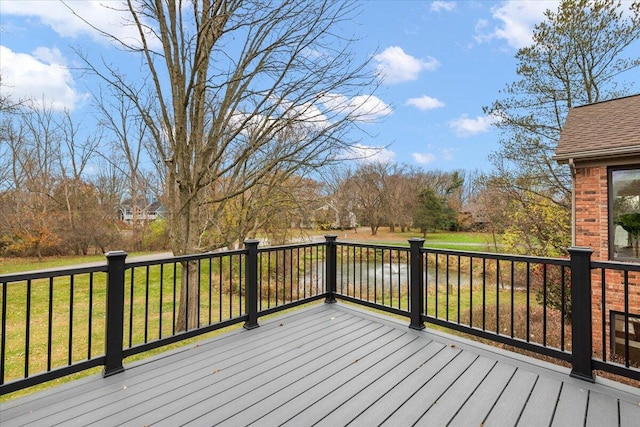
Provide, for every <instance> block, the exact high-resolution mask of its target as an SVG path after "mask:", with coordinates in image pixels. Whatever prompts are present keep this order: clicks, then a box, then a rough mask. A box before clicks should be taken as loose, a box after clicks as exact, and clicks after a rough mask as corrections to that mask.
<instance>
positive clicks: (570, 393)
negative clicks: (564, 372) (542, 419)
mask: <svg viewBox="0 0 640 427" xmlns="http://www.w3.org/2000/svg"><path fill="white" fill-rule="evenodd" d="M588 398H589V390H587V389H584V388H582V387H576V386H575V385H572V384H567V383H563V384H562V391H561V392H560V398H559V399H558V404H557V406H556V411H555V413H554V414H553V422H552V423H551V426H552V427H553V426H557V427H563V426H576V425H584V423H585V415H586V411H587V400H588ZM615 423H616V424H617V423H618V420H615Z"/></svg>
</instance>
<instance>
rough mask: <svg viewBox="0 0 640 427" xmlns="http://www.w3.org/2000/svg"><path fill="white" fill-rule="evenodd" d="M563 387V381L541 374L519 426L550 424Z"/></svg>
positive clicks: (533, 426)
mask: <svg viewBox="0 0 640 427" xmlns="http://www.w3.org/2000/svg"><path fill="white" fill-rule="evenodd" d="M561 387H562V381H558V380H556V379H554V378H547V377H543V376H539V377H538V378H537V381H536V384H535V385H534V387H533V390H532V391H531V395H530V396H529V400H528V401H527V403H526V405H525V407H524V408H523V410H522V414H521V415H520V419H519V421H518V424H517V425H518V427H539V426H548V425H550V424H551V421H552V420H553V414H554V411H555V409H556V404H557V403H558V397H559V396H560V389H561ZM580 425H582V424H580Z"/></svg>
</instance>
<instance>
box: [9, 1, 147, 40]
mask: <svg viewBox="0 0 640 427" xmlns="http://www.w3.org/2000/svg"><path fill="white" fill-rule="evenodd" d="M67 5H68V6H67ZM67 5H65V4H64V3H63V2H61V1H50V0H32V1H24V0H2V14H3V15H6V16H10V15H13V16H27V17H36V18H38V19H39V20H40V22H41V23H42V24H44V25H46V26H48V27H50V28H51V29H52V30H53V31H55V32H56V33H58V34H59V35H60V36H62V37H69V38H80V37H86V36H88V37H90V38H92V39H93V40H94V41H98V42H101V43H107V42H108V41H107V39H106V38H105V37H104V36H102V35H101V34H100V33H99V32H98V31H96V30H95V29H94V28H92V27H91V25H92V26H94V27H96V28H98V29H100V30H102V31H104V32H106V33H108V34H111V35H113V36H115V37H116V38H118V39H119V40H123V41H126V42H128V43H131V44H134V45H139V42H138V40H139V39H140V36H139V34H138V30H137V29H136V28H135V27H134V26H133V25H132V22H131V18H130V14H129V12H126V11H124V10H123V9H125V8H126V5H124V4H123V3H119V2H118V3H114V2H106V3H105V2H104V1H96V0H92V1H73V2H67ZM74 13H75V15H77V16H75V15H74ZM85 21H86V22H85ZM87 22H88V23H90V24H91V25H89V24H88V23H87ZM143 23H144V20H143ZM149 42H150V44H151V46H152V47H157V46H158V45H159V43H158V40H157V38H155V37H151V38H150V39H149Z"/></svg>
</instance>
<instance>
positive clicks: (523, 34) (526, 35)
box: [475, 0, 559, 49]
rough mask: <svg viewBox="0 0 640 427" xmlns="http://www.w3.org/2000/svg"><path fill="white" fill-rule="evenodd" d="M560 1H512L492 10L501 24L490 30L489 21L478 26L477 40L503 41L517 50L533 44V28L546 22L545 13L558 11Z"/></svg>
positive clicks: (484, 21)
mask: <svg viewBox="0 0 640 427" xmlns="http://www.w3.org/2000/svg"><path fill="white" fill-rule="evenodd" d="M558 3H559V2H558V1H531V0H528V1H523V0H510V1H507V2H505V3H504V4H501V5H500V6H495V7H493V8H492V9H491V13H492V16H493V18H494V19H495V20H497V21H499V23H498V24H497V25H496V26H494V27H493V28H490V24H489V22H488V21H487V20H484V19H481V20H479V21H478V23H477V24H476V35H475V39H476V41H477V42H479V43H486V42H490V41H492V40H494V39H503V40H506V41H507V43H508V44H509V45H510V46H511V47H513V48H516V49H519V48H521V47H525V46H528V45H530V44H531V43H532V41H533V40H532V38H531V36H532V34H533V27H534V25H535V24H538V23H540V22H542V21H543V20H544V11H545V10H547V9H551V10H556V9H557V6H558Z"/></svg>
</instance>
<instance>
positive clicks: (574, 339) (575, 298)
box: [563, 247, 595, 382]
mask: <svg viewBox="0 0 640 427" xmlns="http://www.w3.org/2000/svg"><path fill="white" fill-rule="evenodd" d="M592 253H593V250H592V249H591V248H580V247H573V248H569V254H570V255H571V376H572V377H574V378H580V379H582V380H586V381H591V382H594V381H595V379H594V376H593V369H592V364H591V354H592V351H593V341H592V340H593V337H592V335H591V322H592V320H591V254H592ZM563 285H564V284H563Z"/></svg>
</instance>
